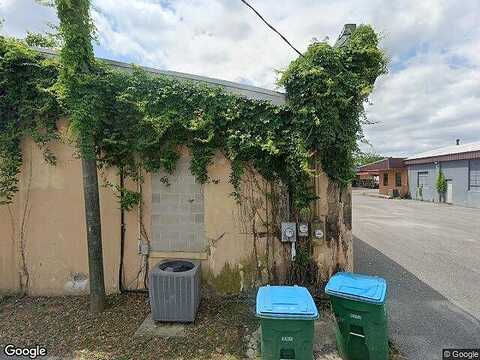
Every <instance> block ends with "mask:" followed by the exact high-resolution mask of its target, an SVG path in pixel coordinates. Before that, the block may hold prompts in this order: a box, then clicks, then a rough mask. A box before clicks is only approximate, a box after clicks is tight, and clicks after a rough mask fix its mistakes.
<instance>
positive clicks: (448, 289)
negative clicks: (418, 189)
mask: <svg viewBox="0 0 480 360" xmlns="http://www.w3.org/2000/svg"><path fill="white" fill-rule="evenodd" d="M353 233H354V269H355V271H356V272H361V273H367V274H376V275H380V276H383V277H385V278H386V279H387V281H388V284H389V291H388V308H389V327H390V335H391V338H392V339H393V340H394V342H395V343H397V345H398V346H399V348H400V350H401V351H402V352H403V353H404V354H405V355H406V356H407V357H408V358H409V359H415V360H416V359H419V360H430V359H432V360H434V359H435V360H436V359H441V358H442V355H441V354H442V349H445V348H480V209H469V208H462V207H456V206H450V205H445V204H433V203H426V202H418V201H412V200H389V199H381V198H373V197H369V196H363V195H360V194H356V193H355V192H354V196H353Z"/></svg>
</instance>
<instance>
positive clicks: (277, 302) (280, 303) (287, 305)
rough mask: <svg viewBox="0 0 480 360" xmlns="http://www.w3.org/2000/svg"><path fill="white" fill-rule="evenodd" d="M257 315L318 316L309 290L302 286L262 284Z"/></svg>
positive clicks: (275, 316)
mask: <svg viewBox="0 0 480 360" xmlns="http://www.w3.org/2000/svg"><path fill="white" fill-rule="evenodd" d="M256 310H257V316H258V317H265V318H277V319H291V318H294V319H305V320H313V319H317V318H318V310H317V307H316V306H315V302H314V301H313V298H312V296H311V295H310V293H309V292H308V290H307V289H306V288H304V287H301V286H262V287H261V288H260V289H258V292H257V306H256Z"/></svg>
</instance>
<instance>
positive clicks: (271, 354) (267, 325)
mask: <svg viewBox="0 0 480 360" xmlns="http://www.w3.org/2000/svg"><path fill="white" fill-rule="evenodd" d="M256 310H257V311H256V312H257V317H258V318H260V326H261V351H262V359H263V360H279V359H297V360H312V359H313V334H314V321H315V320H316V319H317V318H318V310H317V307H316V306H315V302H314V301H313V298H312V296H311V295H310V293H309V292H308V290H307V289H306V288H304V287H301V286H263V287H261V288H260V289H259V290H258V293H257V309H256Z"/></svg>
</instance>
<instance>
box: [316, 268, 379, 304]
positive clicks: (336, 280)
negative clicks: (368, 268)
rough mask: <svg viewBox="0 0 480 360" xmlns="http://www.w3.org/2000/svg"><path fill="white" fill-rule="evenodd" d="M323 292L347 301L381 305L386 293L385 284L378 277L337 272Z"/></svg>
mask: <svg viewBox="0 0 480 360" xmlns="http://www.w3.org/2000/svg"><path fill="white" fill-rule="evenodd" d="M325 292H326V293H327V294H328V295H333V296H338V297H343V298H347V299H352V300H358V301H363V302H369V303H373V304H383V303H384V302H385V296H386V293H387V282H386V281H385V279H383V278H381V277H379V276H368V275H361V274H354V273H350V272H339V273H337V274H335V275H334V276H332V278H331V279H330V281H329V282H328V284H327V286H326V287H325Z"/></svg>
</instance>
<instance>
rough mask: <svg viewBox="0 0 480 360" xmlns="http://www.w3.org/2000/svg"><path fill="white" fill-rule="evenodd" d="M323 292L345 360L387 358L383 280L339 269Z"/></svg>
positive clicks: (384, 285)
mask: <svg viewBox="0 0 480 360" xmlns="http://www.w3.org/2000/svg"><path fill="white" fill-rule="evenodd" d="M325 292H326V293H327V294H328V295H330V299H331V302H332V307H333V311H334V313H335V318H336V320H337V328H336V337H337V348H338V352H339V353H340V356H341V357H342V358H343V359H345V360H387V359H388V330H387V311H386V307H385V298H386V293H387V283H386V281H385V279H383V278H381V277H378V276H367V275H360V274H353V273H347V272H340V273H337V274H336V275H334V276H332V278H331V279H330V281H329V282H328V284H327V286H326V288H325Z"/></svg>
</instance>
